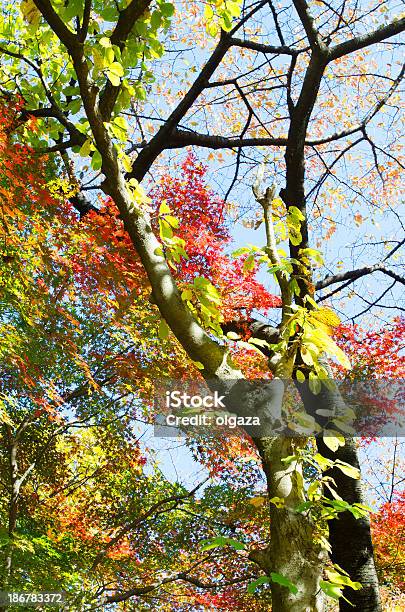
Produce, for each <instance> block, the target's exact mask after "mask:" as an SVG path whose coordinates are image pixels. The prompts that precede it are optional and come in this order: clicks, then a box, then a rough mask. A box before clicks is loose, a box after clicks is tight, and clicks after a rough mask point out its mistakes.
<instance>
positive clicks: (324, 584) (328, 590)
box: [319, 580, 343, 600]
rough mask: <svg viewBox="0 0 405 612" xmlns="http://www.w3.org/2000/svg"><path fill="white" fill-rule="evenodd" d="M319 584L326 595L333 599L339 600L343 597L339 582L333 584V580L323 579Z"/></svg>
mask: <svg viewBox="0 0 405 612" xmlns="http://www.w3.org/2000/svg"><path fill="white" fill-rule="evenodd" d="M319 586H320V587H321V589H322V591H323V592H324V593H325V595H327V596H328V597H331V598H332V599H337V600H339V599H340V597H342V595H343V591H342V588H341V587H339V585H338V584H333V583H332V582H328V581H327V580H321V581H320V583H319Z"/></svg>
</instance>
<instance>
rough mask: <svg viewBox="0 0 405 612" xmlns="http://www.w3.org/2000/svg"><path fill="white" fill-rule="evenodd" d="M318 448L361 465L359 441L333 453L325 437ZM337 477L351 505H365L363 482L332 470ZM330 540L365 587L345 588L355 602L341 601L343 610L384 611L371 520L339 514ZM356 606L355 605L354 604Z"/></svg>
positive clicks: (339, 557) (335, 554)
mask: <svg viewBox="0 0 405 612" xmlns="http://www.w3.org/2000/svg"><path fill="white" fill-rule="evenodd" d="M318 450H319V452H320V453H321V455H322V456H324V457H326V458H327V459H332V460H334V459H340V461H344V462H346V463H349V464H350V465H353V466H354V467H356V468H358V469H359V468H360V465H359V460H358V455H357V448H356V441H355V439H353V438H349V439H346V443H345V445H344V446H341V447H339V449H338V450H337V451H336V453H333V452H332V451H331V450H330V449H329V448H328V447H327V446H326V444H324V442H323V441H322V440H318ZM330 475H331V476H332V478H334V479H335V482H336V488H337V490H338V491H339V495H340V496H341V497H342V498H343V499H344V500H345V501H347V502H348V503H349V504H355V503H357V504H359V503H360V504H363V503H364V496H363V491H362V486H361V482H360V481H359V480H354V479H353V478H349V477H348V476H345V474H343V472H341V471H340V470H338V469H333V470H331V471H330ZM329 542H330V545H331V547H332V554H331V558H332V561H333V563H337V565H339V566H340V567H341V568H342V569H344V570H345V571H346V572H347V573H348V574H349V575H350V578H351V579H352V580H354V581H356V582H360V583H361V584H362V586H363V588H362V589H360V590H359V591H353V590H352V589H347V588H346V589H345V590H344V591H343V594H344V596H345V597H346V598H347V599H348V600H349V601H350V602H351V603H352V604H353V605H352V606H351V605H350V604H348V603H347V602H346V601H344V600H343V599H342V600H340V602H339V610H340V612H348V611H349V610H352V611H354V612H355V611H358V612H381V610H382V607H381V599H380V593H379V588H378V577H377V572H376V568H375V563H374V550H373V543H372V539H371V531H370V519H369V518H368V517H367V518H361V519H356V518H354V516H353V515H352V514H351V513H350V512H343V513H341V514H339V518H337V519H335V520H332V521H330V523H329ZM353 606H354V607H353Z"/></svg>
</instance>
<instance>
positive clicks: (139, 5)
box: [100, 0, 152, 121]
mask: <svg viewBox="0 0 405 612" xmlns="http://www.w3.org/2000/svg"><path fill="white" fill-rule="evenodd" d="M151 2H152V0H132V2H131V3H130V4H128V6H127V7H126V9H124V10H123V11H121V12H120V16H119V18H118V21H117V25H116V26H115V29H114V31H113V33H112V34H111V37H110V41H111V44H112V45H116V46H117V47H118V48H119V49H120V51H123V49H124V46H125V42H126V40H127V38H128V36H129V35H130V33H131V31H132V28H133V27H134V25H135V23H136V21H137V20H138V19H139V18H140V17H141V16H142V15H143V13H144V12H145V11H146V9H147V8H148V6H149V5H150V4H151ZM120 89H121V84H120V85H117V86H115V85H113V84H112V83H110V81H107V83H106V85H105V87H104V90H103V92H102V94H101V95H100V112H101V114H102V116H103V119H104V121H108V120H109V118H110V117H111V113H112V112H113V110H114V106H115V103H116V101H117V97H118V94H119V92H120Z"/></svg>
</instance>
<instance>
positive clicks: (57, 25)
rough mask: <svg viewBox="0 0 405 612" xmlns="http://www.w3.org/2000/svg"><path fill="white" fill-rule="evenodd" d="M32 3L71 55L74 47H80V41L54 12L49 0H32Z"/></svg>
mask: <svg viewBox="0 0 405 612" xmlns="http://www.w3.org/2000/svg"><path fill="white" fill-rule="evenodd" d="M34 4H35V6H36V7H37V9H38V10H39V11H40V13H41V14H42V16H43V17H44V19H45V20H46V21H47V22H48V24H49V25H50V27H51V28H52V30H53V31H54V32H55V34H56V36H57V37H58V38H59V40H60V41H61V42H62V43H63V44H64V45H65V47H66V49H67V50H68V51H69V53H70V54H71V55H72V56H73V54H74V52H75V48H76V49H77V47H78V46H79V47H80V48H82V43H81V42H80V40H79V39H78V37H77V36H76V34H75V33H74V32H72V30H70V29H69V28H68V27H67V26H66V25H65V23H64V22H63V21H62V19H61V18H60V17H59V15H58V14H57V13H56V11H55V9H54V8H53V6H52V3H51V2H50V0H34Z"/></svg>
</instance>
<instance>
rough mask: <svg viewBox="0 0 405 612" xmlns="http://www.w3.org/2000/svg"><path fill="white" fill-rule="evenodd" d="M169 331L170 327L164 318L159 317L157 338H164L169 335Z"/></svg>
mask: <svg viewBox="0 0 405 612" xmlns="http://www.w3.org/2000/svg"><path fill="white" fill-rule="evenodd" d="M169 332H170V329H169V326H168V325H167V323H166V321H165V320H164V319H160V321H159V329H158V334H159V338H160V339H161V340H166V339H167V338H168V336H169Z"/></svg>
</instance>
